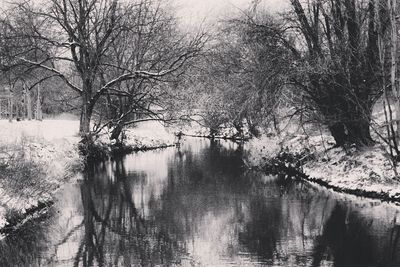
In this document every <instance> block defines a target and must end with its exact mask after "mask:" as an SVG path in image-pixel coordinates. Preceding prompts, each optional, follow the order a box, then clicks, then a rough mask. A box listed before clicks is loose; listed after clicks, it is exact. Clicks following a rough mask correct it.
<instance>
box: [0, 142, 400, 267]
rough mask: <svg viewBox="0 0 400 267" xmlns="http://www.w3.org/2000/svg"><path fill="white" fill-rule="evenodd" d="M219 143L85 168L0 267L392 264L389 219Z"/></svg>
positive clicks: (399, 247) (11, 244) (391, 210)
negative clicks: (249, 164)
mask: <svg viewBox="0 0 400 267" xmlns="http://www.w3.org/2000/svg"><path fill="white" fill-rule="evenodd" d="M242 156H243V155H242V152H241V149H238V147H237V146H236V145H234V144H233V143H229V142H213V143H210V141H208V140H201V139H190V140H187V141H186V143H185V144H184V145H183V146H182V147H181V148H180V149H179V150H178V149H176V148H170V149H165V150H161V151H152V152H145V153H138V154H133V155H129V156H126V157H121V158H119V159H115V160H114V161H108V162H100V163H97V164H96V165H93V166H91V168H89V170H88V171H87V172H86V173H85V174H83V175H82V177H81V179H80V181H78V182H77V183H72V184H71V185H68V186H66V187H65V188H64V189H63V190H61V191H60V192H59V193H58V201H57V203H56V205H55V206H54V207H52V208H51V210H50V212H49V213H48V215H47V217H46V218H41V219H38V220H36V221H34V222H30V223H28V224H26V225H25V226H24V227H23V228H22V229H21V230H19V231H18V232H16V233H15V234H12V235H10V236H8V237H6V238H5V239H3V240H2V241H1V242H0V266H360V267H361V266H362V267H365V266H366V267H368V266H371V267H372V266H400V244H399V239H400V221H399V220H400V214H399V211H400V209H398V208H396V207H395V206H393V205H389V204H383V203H380V202H379V201H371V200H366V199H360V198H356V197H351V196H345V195H339V194H336V193H332V192H330V191H328V190H324V189H321V188H318V187H314V186H310V185H307V184H301V183H295V182H285V181H284V180H283V179H280V178H277V177H269V176H265V175H261V174H259V173H254V172H251V171H249V170H247V169H246V168H244V167H243V165H242V161H241V157H242Z"/></svg>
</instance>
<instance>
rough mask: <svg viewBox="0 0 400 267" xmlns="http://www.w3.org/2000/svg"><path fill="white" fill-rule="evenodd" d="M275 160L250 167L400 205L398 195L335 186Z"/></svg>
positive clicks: (338, 191) (339, 191)
mask: <svg viewBox="0 0 400 267" xmlns="http://www.w3.org/2000/svg"><path fill="white" fill-rule="evenodd" d="M274 159H275V160H276V161H275V162H274V163H267V164H265V165H264V166H261V167H252V169H255V170H257V171H261V172H263V173H265V174H273V175H279V174H284V175H285V176H286V177H287V178H289V179H293V180H295V181H299V182H307V183H311V184H316V185H318V186H322V187H324V188H327V189H331V190H333V191H335V192H337V193H345V194H350V195H354V196H358V197H365V198H370V199H375V200H381V201H384V202H391V203H394V204H396V205H400V196H391V195H390V194H389V193H387V192H383V191H381V192H377V191H369V190H363V189H351V188H347V187H341V186H336V185H332V184H330V183H329V182H327V181H325V180H323V179H319V178H314V177H310V176H309V175H307V174H305V173H304V172H303V171H302V169H301V167H295V166H292V165H288V164H287V163H285V162H284V161H281V160H279V159H278V158H274Z"/></svg>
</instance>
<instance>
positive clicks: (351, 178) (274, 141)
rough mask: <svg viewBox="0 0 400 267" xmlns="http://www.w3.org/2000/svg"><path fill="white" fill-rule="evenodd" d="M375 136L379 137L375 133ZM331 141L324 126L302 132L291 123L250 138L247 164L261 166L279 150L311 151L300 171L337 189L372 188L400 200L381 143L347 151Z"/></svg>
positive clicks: (398, 185)
mask: <svg viewBox="0 0 400 267" xmlns="http://www.w3.org/2000/svg"><path fill="white" fill-rule="evenodd" d="M374 139H375V140H376V141H379V139H378V138H377V137H376V136H375V137H374ZM333 145H334V140H333V138H332V137H331V136H330V135H329V133H328V132H327V131H326V130H323V129H315V127H314V129H311V128H309V129H306V133H305V132H304V129H302V128H300V127H296V126H295V124H294V125H292V126H291V127H290V129H285V131H283V132H282V133H281V135H280V136H271V137H267V136H263V137H262V138H259V139H256V138H255V139H252V140H251V141H250V142H249V144H248V145H247V146H246V150H247V155H248V156H247V164H248V165H250V166H262V165H264V164H265V163H266V162H267V161H269V160H270V159H272V158H275V157H276V156H278V155H279V153H282V152H287V153H290V154H297V155H304V156H310V155H311V157H309V158H308V160H307V161H306V162H305V163H304V164H303V165H302V166H301V171H302V172H303V173H304V174H306V175H308V176H309V177H310V178H311V179H313V180H318V181H322V182H326V183H327V184H328V185H329V186H330V187H332V188H335V189H338V190H343V191H347V192H351V191H359V193H360V194H363V193H366V192H367V194H366V195H368V193H371V192H372V193H374V194H375V193H376V195H378V194H379V195H381V196H383V197H384V198H391V199H397V198H398V199H399V200H400V182H399V180H398V177H396V175H395V172H394V170H393V167H392V164H391V161H390V158H389V156H388V153H387V151H386V150H385V147H384V146H383V145H382V144H381V143H379V142H378V143H377V144H376V145H375V146H373V147H370V148H364V149H361V150H356V149H355V148H350V149H348V150H347V151H345V150H344V149H342V148H333ZM300 157H301V156H300ZM398 169H399V170H400V168H398Z"/></svg>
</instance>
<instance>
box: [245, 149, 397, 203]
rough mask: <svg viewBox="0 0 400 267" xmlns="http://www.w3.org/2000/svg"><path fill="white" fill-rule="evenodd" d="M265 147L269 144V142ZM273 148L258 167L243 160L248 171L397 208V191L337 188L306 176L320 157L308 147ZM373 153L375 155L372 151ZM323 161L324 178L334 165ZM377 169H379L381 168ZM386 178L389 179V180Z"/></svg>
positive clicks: (325, 181)
mask: <svg viewBox="0 0 400 267" xmlns="http://www.w3.org/2000/svg"><path fill="white" fill-rule="evenodd" d="M262 145H263V148H265V147H266V146H268V144H265V143H262ZM269 145H271V143H269ZM273 145H275V146H277V147H280V149H279V148H278V150H277V151H274V152H270V153H264V154H259V155H258V159H257V161H258V164H254V162H249V161H247V162H245V163H246V165H247V166H248V167H249V168H250V169H256V170H258V171H261V172H263V173H266V174H272V175H285V177H287V178H290V179H294V180H296V181H303V182H308V183H312V184H315V185H318V186H322V187H325V188H327V189H331V190H333V191H335V192H338V193H345V194H350V195H354V196H358V197H366V198H370V199H376V200H381V201H384V202H391V203H394V204H396V205H400V193H399V192H398V190H395V192H394V193H393V192H388V191H384V190H380V191H378V190H366V189H363V188H351V187H349V186H346V185H344V184H343V185H341V184H339V185H337V184H334V183H333V181H329V180H327V179H324V178H318V177H314V176H312V175H310V174H308V173H307V171H308V172H310V170H311V169H312V167H311V166H312V165H313V164H319V165H320V164H321V158H320V156H321V155H319V153H316V152H310V150H311V149H310V147H303V148H301V149H299V148H298V147H297V148H296V149H294V151H295V152H293V153H291V152H289V151H290V149H289V148H288V146H285V145H282V144H280V145H277V144H273ZM286 145H287V144H286ZM289 147H290V145H289ZM292 148H293V147H292ZM275 149H276V148H275ZM338 149H340V148H338ZM250 152H252V151H250ZM325 153H326V152H325ZM374 153H376V151H375V152H374ZM361 157H362V153H361V154H360V155H358V156H356V158H361ZM256 158H257V157H256ZM349 160H350V159H349ZM323 161H324V163H325V167H326V168H327V169H328V170H329V171H328V172H327V173H326V175H329V173H334V172H335V171H336V170H337V166H334V165H333V163H332V162H329V160H328V161H326V162H325V159H323ZM260 162H262V163H260ZM318 167H320V166H318ZM318 167H317V170H318ZM379 167H380V168H381V169H383V166H379ZM352 171H354V170H352V169H349V170H348V172H347V173H346V174H349V175H350V173H351V172H352ZM311 173H312V172H311ZM361 176H362V173H359V175H358V177H356V178H355V179H354V183H357V182H359V181H360V180H362V179H361ZM390 179H393V178H392V177H391V178H390ZM396 183H397V182H396ZM397 189H398V188H397Z"/></svg>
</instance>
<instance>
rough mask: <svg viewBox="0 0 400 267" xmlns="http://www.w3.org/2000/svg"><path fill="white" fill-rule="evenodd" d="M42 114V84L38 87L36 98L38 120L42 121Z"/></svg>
mask: <svg viewBox="0 0 400 267" xmlns="http://www.w3.org/2000/svg"><path fill="white" fill-rule="evenodd" d="M42 119H43V116H42V104H41V102H40V84H39V85H38V87H37V98H36V120H38V121H41V120H42Z"/></svg>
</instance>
